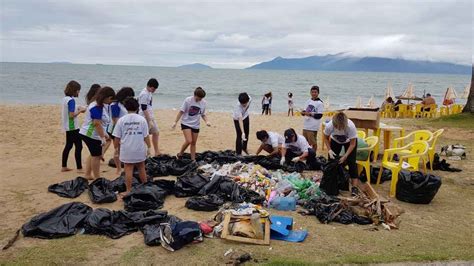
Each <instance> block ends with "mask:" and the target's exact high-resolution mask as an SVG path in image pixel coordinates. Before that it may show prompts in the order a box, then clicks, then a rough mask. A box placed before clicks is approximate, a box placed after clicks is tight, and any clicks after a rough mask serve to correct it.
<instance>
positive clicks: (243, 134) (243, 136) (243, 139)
mask: <svg viewBox="0 0 474 266" xmlns="http://www.w3.org/2000/svg"><path fill="white" fill-rule="evenodd" d="M246 140H247V138H246V137H245V133H242V141H246Z"/></svg>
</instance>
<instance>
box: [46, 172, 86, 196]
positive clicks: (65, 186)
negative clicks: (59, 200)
mask: <svg viewBox="0 0 474 266" xmlns="http://www.w3.org/2000/svg"><path fill="white" fill-rule="evenodd" d="M88 186H89V182H88V181H87V179H85V178H83V177H80V176H78V177H76V179H74V180H69V181H64V182H61V183H58V184H53V185H50V186H49V187H48V191H49V192H52V193H55V194H57V195H58V196H60V197H63V198H76V197H78V196H79V195H81V194H82V192H84V190H86V189H87V187H88Z"/></svg>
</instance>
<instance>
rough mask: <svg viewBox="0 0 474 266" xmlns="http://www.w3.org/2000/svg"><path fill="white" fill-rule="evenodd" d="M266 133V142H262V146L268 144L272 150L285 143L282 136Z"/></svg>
mask: <svg viewBox="0 0 474 266" xmlns="http://www.w3.org/2000/svg"><path fill="white" fill-rule="evenodd" d="M267 133H268V139H267V141H265V142H262V143H263V144H268V145H271V146H272V147H273V148H277V147H278V146H279V145H282V144H283V143H285V138H284V137H283V136H282V135H280V134H278V133H276V132H271V131H268V132H267Z"/></svg>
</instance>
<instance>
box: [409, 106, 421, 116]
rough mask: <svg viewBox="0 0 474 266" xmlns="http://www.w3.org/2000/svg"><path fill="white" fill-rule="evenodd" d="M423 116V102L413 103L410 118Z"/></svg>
mask: <svg viewBox="0 0 474 266" xmlns="http://www.w3.org/2000/svg"><path fill="white" fill-rule="evenodd" d="M422 116H423V104H421V103H419V104H416V105H415V110H414V111H413V112H412V116H411V117H412V118H415V117H422Z"/></svg>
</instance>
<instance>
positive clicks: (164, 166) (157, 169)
mask: <svg viewBox="0 0 474 266" xmlns="http://www.w3.org/2000/svg"><path fill="white" fill-rule="evenodd" d="M173 160H176V157H172V156H169V155H166V154H163V155H160V156H156V157H150V158H147V159H146V161H145V169H146V172H147V175H148V176H151V177H160V176H168V175H170V173H169V171H168V169H169V167H168V165H169V164H170V162H171V161H173Z"/></svg>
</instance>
